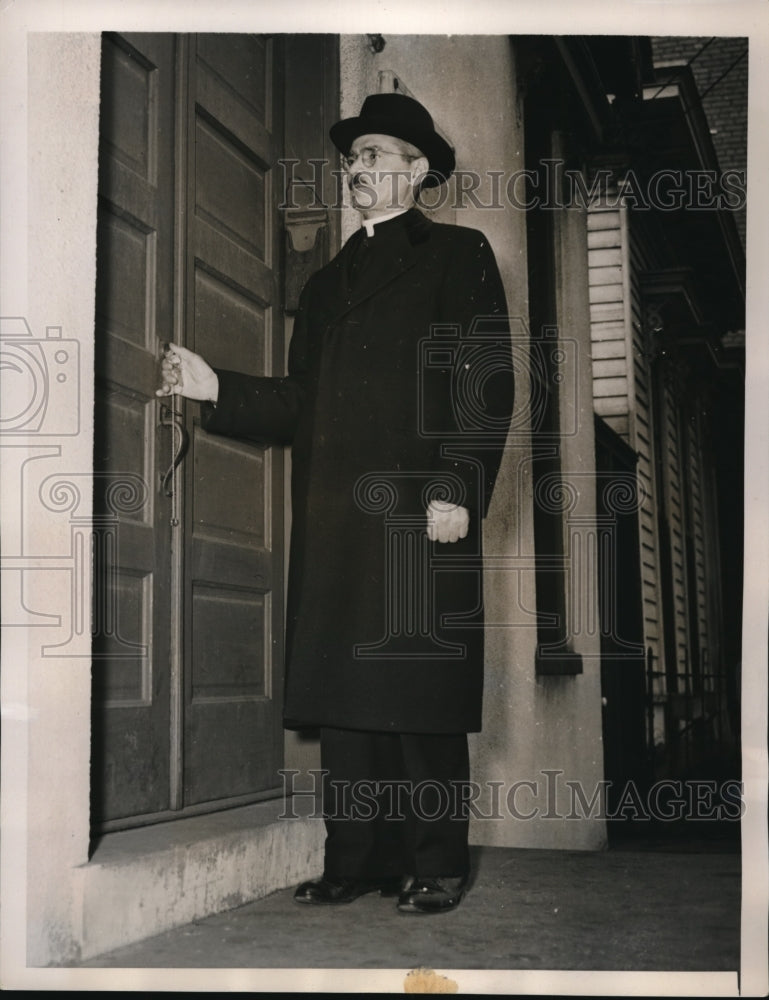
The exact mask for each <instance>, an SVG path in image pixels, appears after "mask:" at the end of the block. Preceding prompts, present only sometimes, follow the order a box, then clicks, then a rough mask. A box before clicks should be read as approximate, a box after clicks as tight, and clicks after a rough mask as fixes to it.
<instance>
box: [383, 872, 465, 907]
mask: <svg viewBox="0 0 769 1000" xmlns="http://www.w3.org/2000/svg"><path fill="white" fill-rule="evenodd" d="M467 882H468V878H467V876H466V875H463V876H461V877H459V878H412V879H410V880H409V881H408V882H406V883H405V885H404V887H403V890H402V891H401V894H400V896H399V897H398V910H399V912H400V913H445V912H446V911H447V910H453V909H456V907H457V906H459V904H460V903H461V902H462V897H463V896H464V894H465V892H466V891H467Z"/></svg>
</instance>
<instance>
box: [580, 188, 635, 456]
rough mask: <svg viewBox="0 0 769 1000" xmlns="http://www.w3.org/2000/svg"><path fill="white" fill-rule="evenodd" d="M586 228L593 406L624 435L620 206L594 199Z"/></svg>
mask: <svg viewBox="0 0 769 1000" xmlns="http://www.w3.org/2000/svg"><path fill="white" fill-rule="evenodd" d="M587 230H588V233H587V238H588V281H589V286H590V289H589V290H590V337H591V342H592V356H593V407H594V410H595V412H596V413H597V414H598V415H599V416H600V417H603V419H604V420H605V421H606V423H607V424H608V425H609V426H610V427H611V428H612V429H613V430H614V431H616V433H617V434H619V435H620V436H621V437H622V438H623V439H624V440H625V441H627V440H628V437H629V433H630V420H629V414H630V406H629V388H630V387H629V385H628V357H627V331H626V301H625V300H626V293H625V284H626V280H627V275H626V273H625V272H626V268H625V265H624V257H625V248H624V246H623V239H622V226H621V220H620V211H619V209H617V208H607V207H606V206H603V205H601V204H595V205H592V206H591V207H590V210H589V212H588V217H587Z"/></svg>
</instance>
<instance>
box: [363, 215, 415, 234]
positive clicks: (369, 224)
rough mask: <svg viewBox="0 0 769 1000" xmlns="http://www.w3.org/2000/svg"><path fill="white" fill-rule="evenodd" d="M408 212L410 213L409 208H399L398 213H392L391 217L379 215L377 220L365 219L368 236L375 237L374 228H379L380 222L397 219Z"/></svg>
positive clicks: (364, 223) (364, 224)
mask: <svg viewBox="0 0 769 1000" xmlns="http://www.w3.org/2000/svg"><path fill="white" fill-rule="evenodd" d="M406 212H408V209H407V208H399V209H398V211H397V212H390V213H389V215H379V216H377V218H376V219H364V220H363V226H364V227H365V229H366V236H369V237H370V236H373V235H374V226H378V225H379V223H380V222H387V221H388V220H389V219H396V218H397V217H398V216H399V215H404V214H405V213H406Z"/></svg>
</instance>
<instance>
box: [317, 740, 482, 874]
mask: <svg viewBox="0 0 769 1000" xmlns="http://www.w3.org/2000/svg"><path fill="white" fill-rule="evenodd" d="M320 753H321V767H322V768H323V770H324V771H325V772H326V773H325V774H324V777H323V810H324V816H325V821H326V854H325V871H324V874H325V875H327V876H337V877H344V878H359V879H360V878H363V879H371V878H373V879H378V878H389V877H392V876H400V875H414V876H417V877H419V878H435V877H440V876H443V877H446V878H448V877H454V876H460V875H466V874H468V872H469V864H470V862H469V854H468V845H467V836H468V810H467V807H466V798H467V788H468V782H469V778H470V765H469V757H468V747H467V735H466V734H465V733H459V734H452V735H448V736H446V735H434V734H421V733H417V734H414V733H405V734H397V733H371V732H361V731H357V730H349V729H326V728H324V729H321V731H320Z"/></svg>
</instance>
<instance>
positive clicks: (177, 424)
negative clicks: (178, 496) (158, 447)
mask: <svg viewBox="0 0 769 1000" xmlns="http://www.w3.org/2000/svg"><path fill="white" fill-rule="evenodd" d="M160 423H161V424H162V425H163V426H164V427H171V428H173V432H174V437H175V438H176V436H177V433H178V443H175V446H174V451H173V458H172V460H171V464H170V465H169V467H168V470H167V471H166V474H165V475H164V476H163V479H162V483H161V486H162V489H163V492H164V493H165V495H166V496H167V497H173V496H174V493H175V483H174V481H173V480H174V473H175V472H176V470H177V469H178V467H179V465H180V464H181V462H182V459H183V458H184V456H185V455H186V454H187V452H188V450H189V447H190V435H189V433H188V432H187V428H186V427H185V426H184V420H183V418H182V415H181V413H179V412H178V411H177V410H172V409H171V407H170V406H165V405H162V406H161V407H160Z"/></svg>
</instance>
